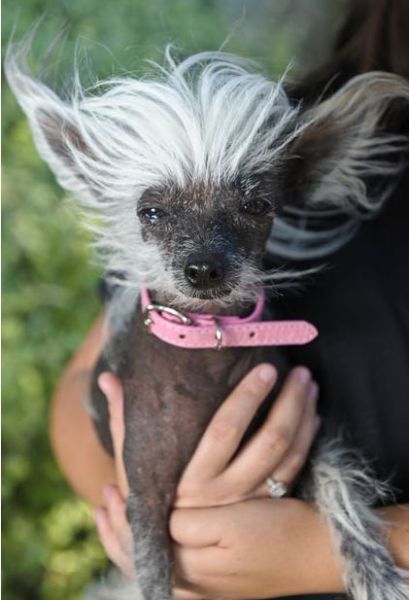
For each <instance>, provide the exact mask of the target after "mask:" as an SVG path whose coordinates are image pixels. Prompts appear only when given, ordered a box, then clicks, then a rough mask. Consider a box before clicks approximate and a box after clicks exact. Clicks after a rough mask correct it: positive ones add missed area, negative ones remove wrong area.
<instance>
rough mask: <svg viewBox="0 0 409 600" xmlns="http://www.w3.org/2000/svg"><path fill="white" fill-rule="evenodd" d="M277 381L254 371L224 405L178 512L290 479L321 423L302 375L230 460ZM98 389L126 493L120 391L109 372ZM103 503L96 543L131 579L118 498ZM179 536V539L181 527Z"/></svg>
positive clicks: (266, 369) (181, 493)
mask: <svg viewBox="0 0 409 600" xmlns="http://www.w3.org/2000/svg"><path fill="white" fill-rule="evenodd" d="M262 376H263V377H262ZM275 378H276V373H275V370H274V368H273V367H271V366H269V365H261V366H259V367H256V368H255V369H253V371H252V372H251V373H249V374H248V375H247V376H246V377H245V378H244V379H243V381H242V382H241V383H240V384H239V385H238V386H237V388H236V389H235V390H234V391H233V392H232V394H231V395H230V396H229V398H228V399H227V400H226V401H225V402H224V403H223V405H222V406H221V407H220V409H219V410H218V411H217V413H216V415H215V416H214V418H213V420H212V421H211V423H210V425H209V427H208V428H207V430H206V432H205V434H204V436H203V438H202V440H201V442H200V444H199V446H198V448H197V450H196V452H195V454H194V456H193V458H192V460H191V462H190V463H189V465H188V467H187V469H186V471H185V473H184V475H183V477H182V480H181V482H180V485H179V488H178V493H177V498H176V506H177V507H179V508H182V507H200V506H201V507H203V506H215V505H219V506H220V505H225V504H231V503H235V502H236V503H237V502H239V501H241V500H243V499H248V498H251V497H260V496H265V495H266V494H267V488H266V486H265V484H264V483H263V482H264V480H265V478H266V477H267V476H268V475H271V474H273V475H274V477H275V478H276V479H278V480H280V481H284V482H285V483H287V484H291V483H292V482H293V481H294V479H295V477H296V476H297V474H298V472H299V470H300V468H301V467H302V465H303V463H304V460H305V458H306V456H307V454H308V450H309V447H310V445H311V442H312V440H313V438H314V435H315V433H316V430H317V427H318V424H319V421H318V419H317V417H316V415H315V405H316V397H317V386H316V384H315V383H313V382H311V380H310V377H309V374H308V372H307V371H306V370H305V369H302V368H298V369H295V370H293V371H292V373H291V374H290V376H289V378H288V379H287V381H286V383H285V385H284V386H283V389H282V391H281V392H280V394H279V395H278V397H277V399H276V401H275V403H274V406H273V408H272V410H271V411H270V414H269V415H268V417H267V419H266V421H265V423H264V424H263V426H262V427H261V429H260V430H259V431H258V432H257V433H256V434H255V435H254V436H253V438H251V440H250V441H249V442H248V443H247V444H246V445H245V446H244V448H242V449H241V451H240V452H239V453H238V454H237V456H235V457H234V458H233V460H232V457H233V456H234V455H235V453H236V450H237V447H238V445H239V444H240V441H241V439H242V436H243V434H244V432H245V430H246V429H247V426H248V424H249V422H250V421H251V419H252V417H253V416H254V413H255V412H256V410H257V408H258V406H259V405H260V404H261V403H262V401H263V400H264V398H265V397H266V395H267V394H268V393H269V391H270V390H271V388H272V386H273V385H274V382H275ZM100 385H101V388H102V389H103V391H104V392H105V393H106V395H107V398H108V400H109V408H110V415H111V428H112V430H113V431H112V433H113V439H114V448H115V454H116V457H117V464H118V473H119V480H120V486H121V489H122V493H123V494H124V495H125V494H126V493H127V485H126V478H125V482H124V470H123V464H122V460H121V457H122V450H121V448H122V443H123V420H122V412H123V410H122V407H123V405H122V403H123V399H122V391H121V386H120V384H119V382H118V380H117V379H116V378H115V377H114V376H113V375H111V374H103V375H102V376H101V377H100ZM105 497H106V504H107V507H106V509H99V511H98V514H97V526H98V531H99V534H100V537H101V541H102V543H103V545H104V547H105V550H106V552H107V554H108V555H109V556H110V558H111V559H112V560H113V562H115V563H116V564H117V565H118V566H119V567H120V568H121V569H122V570H123V571H124V572H125V573H126V574H128V575H132V574H133V573H134V572H133V564H132V560H131V558H130V555H131V553H130V552H129V548H131V547H132V546H131V536H130V531H129V526H128V525H127V522H126V518H125V504H124V501H123V499H122V498H123V496H121V494H120V493H119V492H118V490H116V489H115V488H112V487H110V488H108V489H107V490H106V492H105ZM178 512H179V511H175V512H174V513H173V516H172V521H171V528H172V523H173V524H174V523H175V522H177V519H178V516H177V514H178ZM179 514H180V513H179ZM196 514H197V511H196ZM192 516H193V515H191V517H192ZM191 520H192V519H191V518H190V519H189V518H186V519H184V522H185V524H186V527H187V528H190V526H191V525H190V524H189V523H190V521H191ZM193 520H194V519H193ZM177 537H178V538H179V539H181V537H183V532H181V531H180V527H179V526H177ZM185 597H188V596H185Z"/></svg>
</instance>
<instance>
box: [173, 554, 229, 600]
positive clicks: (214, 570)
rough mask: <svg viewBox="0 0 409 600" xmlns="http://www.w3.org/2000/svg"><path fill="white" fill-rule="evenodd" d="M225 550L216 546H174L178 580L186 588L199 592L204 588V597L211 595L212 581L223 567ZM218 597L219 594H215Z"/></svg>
mask: <svg viewBox="0 0 409 600" xmlns="http://www.w3.org/2000/svg"><path fill="white" fill-rule="evenodd" d="M225 553H226V550H225V549H223V548H218V547H217V546H212V547H206V548H188V547H186V546H175V547H174V560H175V566H176V570H177V573H178V576H179V578H180V580H181V581H182V582H183V584H184V586H185V587H186V588H187V589H190V588H193V589H194V590H197V591H198V592H199V593H200V591H201V590H203V591H204V590H206V594H205V596H204V597H205V598H209V597H213V593H212V591H211V587H213V586H212V583H213V582H214V581H215V579H216V580H217V579H218V575H219V574H221V573H220V572H221V571H222V569H223V563H224V559H225ZM217 597H219V595H217Z"/></svg>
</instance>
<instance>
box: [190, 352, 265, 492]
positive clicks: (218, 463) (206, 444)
mask: <svg viewBox="0 0 409 600" xmlns="http://www.w3.org/2000/svg"><path fill="white" fill-rule="evenodd" d="M276 379H277V371H276V369H275V368H274V367H273V366H272V365H269V364H262V365H259V366H257V367H256V368H254V369H253V370H252V371H250V373H248V375H246V377H244V379H243V380H242V381H241V382H240V383H239V385H238V386H237V387H236V388H235V389H234V390H233V392H232V393H231V394H230V395H229V396H228V398H227V400H225V401H224V402H223V404H222V405H221V407H220V408H219V409H218V411H217V412H216V414H215V415H214V417H213V419H212V420H211V422H210V424H209V425H208V427H207V429H206V431H205V433H204V434H203V436H202V438H201V440H200V442H199V445H198V447H197V449H196V451H195V453H194V455H193V458H192V459H191V461H190V463H189V465H188V466H187V469H186V471H185V473H184V476H183V478H182V481H183V479H184V478H185V477H186V478H190V477H194V478H197V477H198V476H199V477H200V479H202V480H203V479H211V478H213V477H215V476H216V475H218V474H219V473H220V472H222V471H223V470H224V469H225V467H226V465H227V464H228V462H229V461H230V459H231V458H232V456H233V455H234V454H235V452H236V451H237V448H238V446H239V444H240V442H241V439H242V437H243V435H244V433H245V432H246V430H247V427H248V426H249V424H250V422H251V420H252V418H253V417H254V414H255V413H256V411H257V409H258V407H259V406H260V404H261V403H262V402H263V400H265V398H266V397H267V395H268V393H269V392H270V391H271V390H272V388H273V386H274V384H275V382H276Z"/></svg>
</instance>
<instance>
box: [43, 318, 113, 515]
mask: <svg viewBox="0 0 409 600" xmlns="http://www.w3.org/2000/svg"><path fill="white" fill-rule="evenodd" d="M101 345H102V318H100V319H98V320H97V321H96V323H95V324H94V326H93V327H92V329H91V331H90V332H89V334H88V336H87V338H86V339H85V341H84V343H83V344H82V346H81V347H80V349H79V350H78V352H77V353H76V354H75V356H74V358H73V359H72V360H71V361H70V363H69V364H68V365H67V367H66V369H65V371H64V373H63V375H62V377H61V379H60V381H59V384H58V386H57V389H56V392H55V394H54V397H53V400H52V403H51V413H50V437H51V444H52V447H53V450H54V453H55V457H56V459H57V462H58V464H59V466H60V468H61V470H62V472H63V473H64V475H65V477H66V478H67V481H68V482H69V484H70V485H71V487H72V488H73V489H74V491H75V492H76V493H77V494H79V495H80V496H82V497H83V498H84V500H86V501H87V502H89V503H90V504H91V505H93V506H98V505H101V504H102V503H103V498H102V488H103V486H104V485H105V484H107V483H111V484H115V483H116V472H115V468H114V463H113V460H112V458H111V457H110V456H108V454H107V453H106V452H105V451H104V449H103V447H102V446H101V444H100V442H99V440H98V437H97V434H96V432H95V428H94V425H93V423H92V419H91V417H90V416H89V414H88V412H87V410H86V408H85V405H84V400H85V399H86V396H87V394H88V391H89V382H90V377H91V374H92V369H93V367H94V365H95V362H96V360H97V358H98V355H99V353H100V350H101Z"/></svg>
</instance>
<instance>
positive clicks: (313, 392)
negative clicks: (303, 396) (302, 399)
mask: <svg viewBox="0 0 409 600" xmlns="http://www.w3.org/2000/svg"><path fill="white" fill-rule="evenodd" d="M318 389H319V388H318V385H317V384H316V382H315V381H311V383H310V388H309V390H308V396H307V401H308V402H315V400H316V399H317V398H318Z"/></svg>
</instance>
